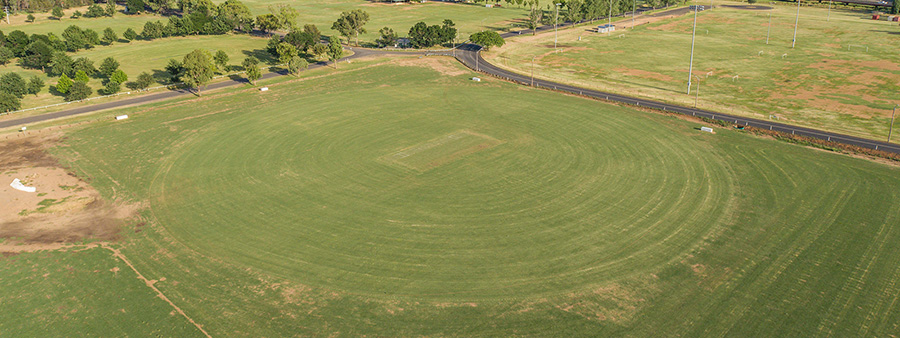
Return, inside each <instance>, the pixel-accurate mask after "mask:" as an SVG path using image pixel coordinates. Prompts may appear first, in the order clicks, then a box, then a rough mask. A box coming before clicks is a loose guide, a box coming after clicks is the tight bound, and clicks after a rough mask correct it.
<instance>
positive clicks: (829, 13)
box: [825, 0, 832, 21]
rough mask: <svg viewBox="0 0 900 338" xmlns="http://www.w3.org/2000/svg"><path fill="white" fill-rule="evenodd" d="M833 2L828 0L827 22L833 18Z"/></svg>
mask: <svg viewBox="0 0 900 338" xmlns="http://www.w3.org/2000/svg"><path fill="white" fill-rule="evenodd" d="M831 1H832V0H828V14H825V21H828V19H830V18H831Z"/></svg>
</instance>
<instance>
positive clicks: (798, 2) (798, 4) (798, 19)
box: [791, 0, 800, 48]
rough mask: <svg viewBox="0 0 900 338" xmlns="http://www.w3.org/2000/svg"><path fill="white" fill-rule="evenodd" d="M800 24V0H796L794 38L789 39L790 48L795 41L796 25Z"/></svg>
mask: <svg viewBox="0 0 900 338" xmlns="http://www.w3.org/2000/svg"><path fill="white" fill-rule="evenodd" d="M798 24H800V0H797V19H796V20H795V21H794V39H793V40H791V48H794V45H795V44H796V43H797V25H798Z"/></svg>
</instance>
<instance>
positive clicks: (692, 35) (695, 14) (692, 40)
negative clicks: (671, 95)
mask: <svg viewBox="0 0 900 338" xmlns="http://www.w3.org/2000/svg"><path fill="white" fill-rule="evenodd" d="M696 36H697V5H694V31H693V32H692V33H691V65H690V66H688V89H687V94H688V95H691V77H693V76H694V75H693V74H692V72H693V71H694V38H695V37H696ZM688 100H690V99H688Z"/></svg>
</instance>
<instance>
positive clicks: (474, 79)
mask: <svg viewBox="0 0 900 338" xmlns="http://www.w3.org/2000/svg"><path fill="white" fill-rule="evenodd" d="M472 81H475V82H481V78H477V77H473V78H472Z"/></svg>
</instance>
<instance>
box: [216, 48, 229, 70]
mask: <svg viewBox="0 0 900 338" xmlns="http://www.w3.org/2000/svg"><path fill="white" fill-rule="evenodd" d="M214 59H215V60H216V66H217V67H218V68H219V69H221V70H222V72H227V71H228V53H225V51H223V50H220V51H217V52H216V56H215V57H214Z"/></svg>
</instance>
